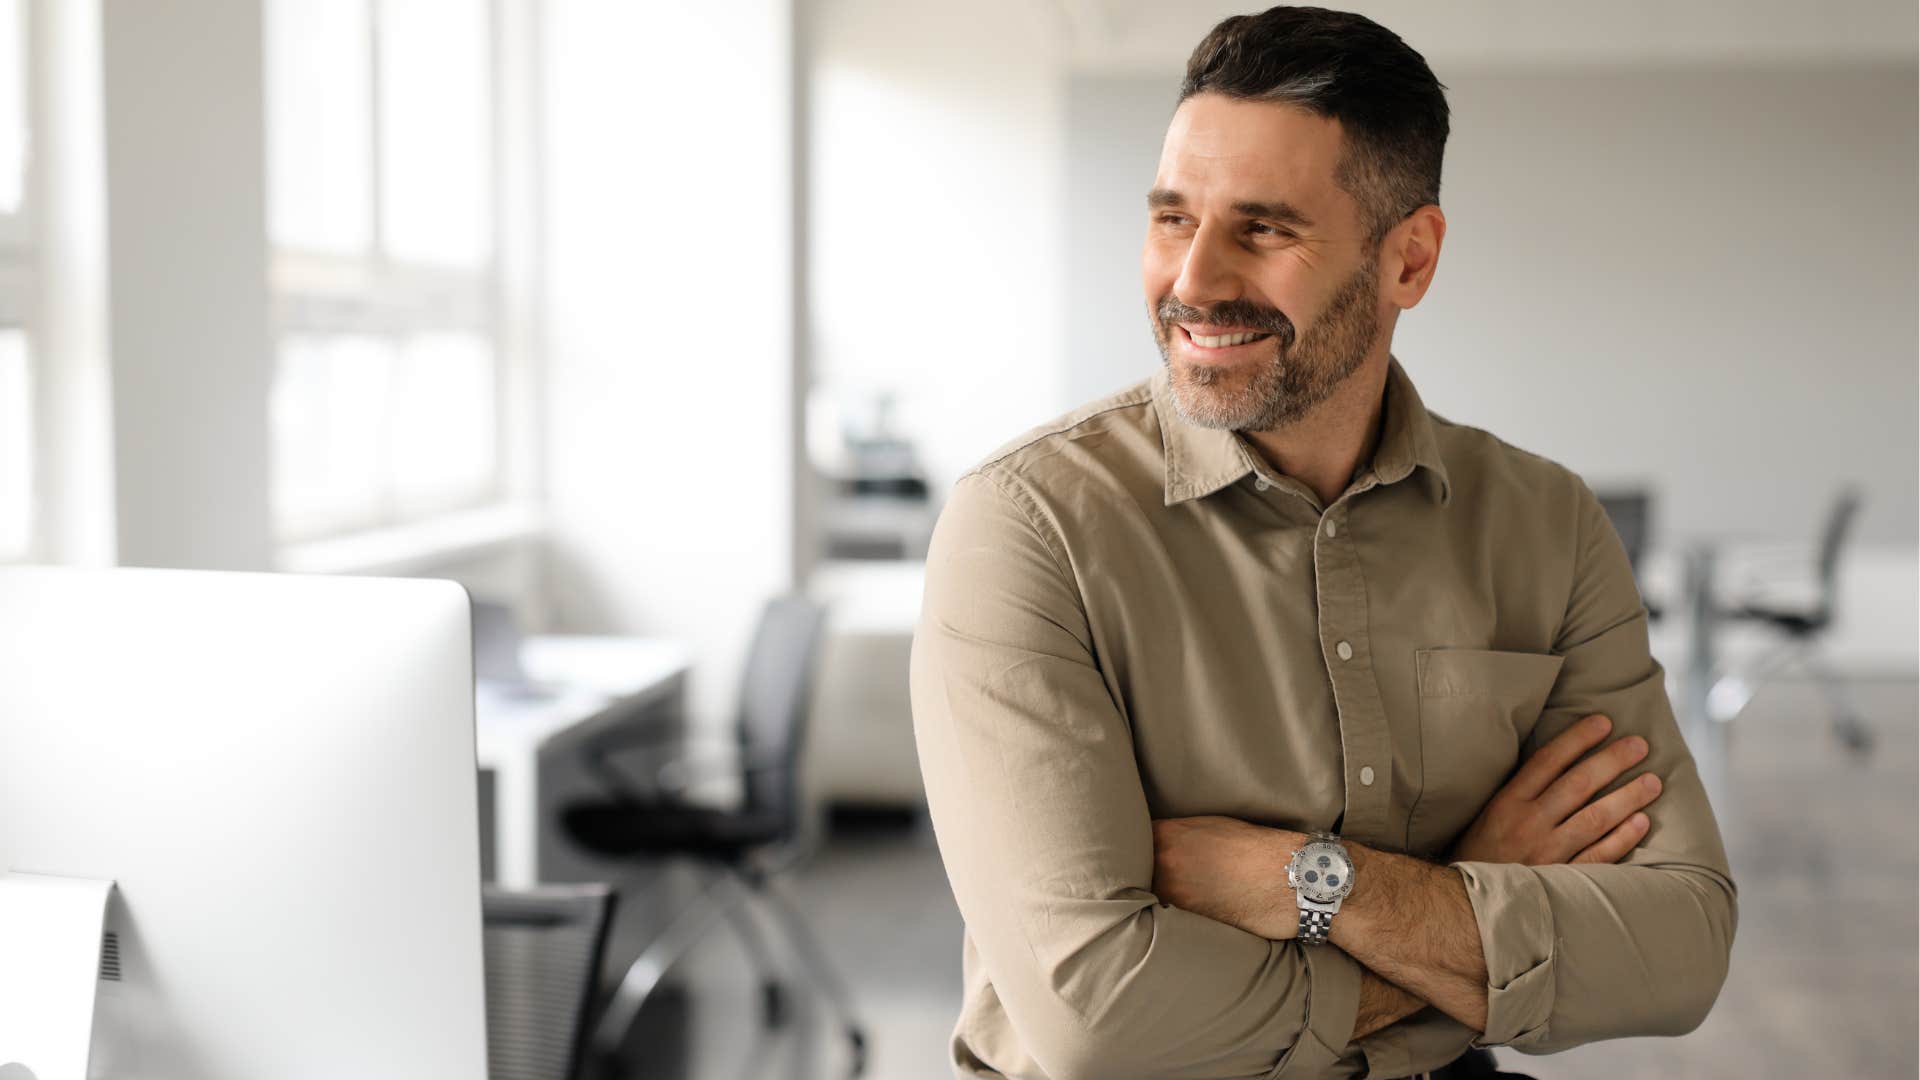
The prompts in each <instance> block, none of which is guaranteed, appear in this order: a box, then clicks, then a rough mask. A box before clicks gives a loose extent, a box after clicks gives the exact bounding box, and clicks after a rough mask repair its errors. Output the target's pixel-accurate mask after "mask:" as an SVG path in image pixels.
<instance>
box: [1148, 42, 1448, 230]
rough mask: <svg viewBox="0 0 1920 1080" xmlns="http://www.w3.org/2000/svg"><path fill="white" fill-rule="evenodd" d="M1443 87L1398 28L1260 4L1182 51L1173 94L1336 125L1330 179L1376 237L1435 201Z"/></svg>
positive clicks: (1443, 133)
mask: <svg viewBox="0 0 1920 1080" xmlns="http://www.w3.org/2000/svg"><path fill="white" fill-rule="evenodd" d="M1445 91H1446V87H1444V86H1442V85H1440V80H1438V79H1436V78H1434V77H1433V69H1432V68H1430V67H1428V66H1427V61H1426V59H1425V58H1424V57H1422V56H1421V55H1420V54H1419V53H1417V52H1414V51H1413V49H1412V48H1411V47H1410V46H1409V45H1408V44H1407V43H1406V42H1404V41H1402V40H1400V35H1398V34H1396V33H1394V32H1393V31H1391V30H1389V29H1387V28H1386V27H1384V26H1381V25H1380V24H1379V23H1377V22H1374V21H1373V20H1372V19H1369V18H1367V17H1365V16H1364V15H1355V14H1352V13H1351V12H1345V11H1328V10H1327V9H1326V8H1316V7H1276V8H1268V9H1267V10H1266V11H1263V12H1261V13H1260V14H1258V15H1235V16H1233V17H1231V18H1229V19H1225V20H1223V21H1222V22H1221V23H1220V25H1218V26H1216V27H1214V28H1213V29H1212V31H1210V32H1209V33H1208V34H1207V36H1206V37H1205V38H1204V39H1203V40H1202V41H1201V42H1200V44H1199V45H1198V46H1197V47H1196V48H1195V49H1194V50H1193V55H1192V56H1190V57H1188V58H1187V74H1186V78H1184V79H1182V80H1181V82H1180V100H1181V101H1183V102H1184V101H1186V100H1187V99H1188V98H1190V97H1192V96H1194V95H1195V94H1224V95H1226V96H1227V97H1230V98H1238V99H1240V100H1243V101H1273V102H1281V103H1283V104H1287V105H1293V106H1295V107H1298V108H1301V109H1305V110H1307V111H1308V112H1310V113H1313V114H1314V115H1316V116H1324V117H1327V118H1329V119H1333V120H1338V121H1339V122H1340V128H1341V131H1342V132H1343V133H1344V135H1345V137H1346V150H1345V152H1344V153H1342V154H1341V158H1340V162H1339V164H1338V166H1336V168H1335V170H1334V179H1335V180H1336V181H1337V182H1338V183H1339V185H1340V186H1341V187H1342V188H1343V189H1345V190H1346V191H1347V193H1348V194H1350V195H1352V196H1353V197H1354V199H1355V200H1356V201H1358V202H1359V203H1360V212H1361V214H1362V215H1363V219H1362V223H1363V224H1364V225H1366V226H1367V227H1368V231H1369V234H1370V236H1371V237H1372V240H1371V242H1372V243H1374V244H1378V243H1379V242H1380V240H1381V239H1382V238H1383V237H1385V236H1386V235H1387V232H1388V230H1390V229H1392V228H1393V227H1394V226H1395V225H1397V224H1399V223H1400V221H1401V219H1403V218H1405V217H1406V216H1407V215H1408V214H1410V213H1412V212H1413V211H1414V210H1415V209H1417V208H1419V207H1421V206H1425V205H1426V204H1428V203H1438V202H1439V201H1440V160H1441V157H1442V155H1443V154H1444V153H1445V152H1446V148H1447V96H1446V93H1445Z"/></svg>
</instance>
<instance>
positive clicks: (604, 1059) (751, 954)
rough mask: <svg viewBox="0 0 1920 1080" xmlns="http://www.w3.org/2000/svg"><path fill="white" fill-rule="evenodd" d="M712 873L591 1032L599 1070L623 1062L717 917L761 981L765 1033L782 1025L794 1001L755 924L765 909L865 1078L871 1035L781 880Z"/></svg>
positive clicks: (635, 966)
mask: <svg viewBox="0 0 1920 1080" xmlns="http://www.w3.org/2000/svg"><path fill="white" fill-rule="evenodd" d="M713 869H714V870H716V871H717V872H716V873H715V874H714V875H713V877H712V878H711V880H710V881H709V882H708V883H707V885H706V887H705V888H703V889H702V890H701V892H700V894H699V895H698V896H697V897H695V899H694V900H693V902H692V903H689V904H688V905H687V906H686V907H685V908H683V909H682V910H681V911H680V913H679V914H678V915H677V916H675V918H674V920H673V922H672V923H670V924H668V926H667V928H666V930H664V931H663V932H661V934H660V935H659V936H658V937H656V938H654V939H653V941H652V942H650V943H649V944H648V945H647V947H646V948H645V949H644V950H643V951H642V952H641V954H640V956H639V958H638V959H636V960H635V961H634V962H633V963H632V965H630V966H629V967H628V968H627V972H626V974H625V976H623V977H622V978H621V980H620V985H619V986H618V987H617V988H616V989H615V990H614V993H613V996H612V997H611V998H610V999H609V1000H608V1002H607V1004H606V1007H605V1008H604V1009H603V1010H602V1012H601V1014H600V1019H599V1021H598V1023H597V1024H596V1025H595V1027H594V1031H593V1037H592V1041H591V1047H592V1053H593V1056H594V1058H595V1061H596V1064H599V1065H603V1066H606V1065H613V1064H616V1063H617V1062H618V1059H619V1056H620V1053H621V1049H622V1047H623V1046H624V1045H625V1043H626V1040H627V1035H628V1032H629V1031H630V1030H631V1029H632V1027H633V1025H634V1023H635V1021H636V1020H637V1019H638V1018H639V1016H640V1010H641V1008H642V1007H643V1006H644V1005H645V1004H646V1001H647V998H648V997H649V996H650V995H652V993H653V992H654V990H655V989H657V988H658V987H659V985H660V981H661V979H663V978H664V977H665V976H666V974H667V972H668V971H670V970H671V969H672V968H673V966H674V965H675V964H677V963H678V962H679V961H680V959H681V958H682V957H683V956H685V955H686V953H687V952H688V950H689V949H691V948H692V946H693V945H694V944H695V943H696V942H698V941H699V940H700V939H701V938H703V937H705V936H706V934H707V933H708V932H709V931H710V930H711V929H712V928H713V925H714V923H715V922H717V921H718V920H720V919H725V920H727V922H728V923H729V924H730V925H731V926H732V927H733V929H734V932H735V934H736V936H738V937H739V938H740V941H741V944H742V945H743V946H745V948H746V952H747V955H748V958H749V960H750V961H751V962H752V964H753V967H754V972H755V974H756V975H758V976H760V979H761V983H760V998H761V1019H762V1021H763V1025H764V1027H766V1028H777V1027H780V1026H783V1025H784V1024H785V1023H786V1020H787V1018H788V1016H789V1015H791V1013H792V1008H791V1002H789V1001H788V1000H787V987H786V984H785V983H784V982H783V981H782V980H780V979H779V978H778V973H777V970H776V968H775V966H774V964H773V961H772V956H771V953H770V952H769V950H768V949H767V947H766V942H765V939H764V938H763V937H762V936H761V935H760V932H759V928H758V925H757V924H756V922H755V920H754V910H755V909H756V908H760V909H761V910H762V911H763V912H764V913H765V914H770V915H772V916H773V922H774V925H776V926H777V927H779V929H780V930H781V931H782V932H783V934H784V936H785V937H786V938H787V942H788V944H789V945H790V946H791V947H792V950H793V952H794V954H795V956H796V957H797V958H798V960H799V962H800V967H801V975H802V977H803V978H804V979H805V981H806V982H808V983H810V984H811V985H812V987H813V988H814V989H815V990H817V991H818V992H819V993H820V994H821V995H822V996H823V997H824V998H825V999H826V1001H827V1004H828V1006H829V1007H830V1008H831V1009H832V1011H833V1013H834V1014H835V1017H836V1019H838V1020H839V1021H840V1025H841V1028H842V1032H843V1034H844V1035H845V1037H846V1039H847V1044H848V1049H849V1053H850V1056H851V1061H850V1066H849V1070H848V1075H849V1076H859V1075H862V1074H863V1073H864V1072H865V1070H866V1065H867V1039H866V1032H865V1030H864V1028H863V1027H862V1026H861V1024H860V1022H859V1020H858V1019H857V1018H856V1017H855V1015H854V1012H853V1006H852V1001H851V998H850V996H849V995H848V993H847V988H846V985H845V984H844V983H843V982H842V981H841V980H840V977H839V974H838V973H837V972H836V971H835V969H834V967H833V965H832V962H831V961H830V960H829V959H828V958H827V955H826V952H825V950H824V949H822V948H821V946H820V943H819V941H818V939H817V938H815V937H814V935H813V931H812V930H811V928H809V927H808V926H807V924H806V922H805V920H804V919H802V918H801V916H800V913H799V911H798V910H797V909H796V908H795V907H794V906H793V905H792V903H791V902H790V901H789V900H788V899H787V898H786V897H785V896H784V895H783V891H782V887H781V885H780V883H779V881H778V879H777V878H773V877H769V876H767V875H765V874H763V873H760V872H758V871H755V870H752V869H748V868H745V867H740V866H735V865H732V864H718V865H715V866H713Z"/></svg>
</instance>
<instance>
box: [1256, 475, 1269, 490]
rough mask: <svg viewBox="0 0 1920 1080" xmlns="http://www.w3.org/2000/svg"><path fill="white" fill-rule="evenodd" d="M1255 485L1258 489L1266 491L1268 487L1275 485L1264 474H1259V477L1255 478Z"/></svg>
mask: <svg viewBox="0 0 1920 1080" xmlns="http://www.w3.org/2000/svg"><path fill="white" fill-rule="evenodd" d="M1253 486H1254V488H1255V489H1256V490H1259V491H1265V490H1267V489H1268V488H1270V487H1272V486H1273V485H1272V484H1269V483H1267V478H1266V477H1264V476H1257V477H1254V480H1253Z"/></svg>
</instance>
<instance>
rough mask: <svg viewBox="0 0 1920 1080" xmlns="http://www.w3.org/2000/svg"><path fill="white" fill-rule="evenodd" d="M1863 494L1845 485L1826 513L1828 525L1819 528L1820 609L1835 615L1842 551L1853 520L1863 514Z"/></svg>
mask: <svg viewBox="0 0 1920 1080" xmlns="http://www.w3.org/2000/svg"><path fill="white" fill-rule="evenodd" d="M1861 502H1862V497H1861V495H1860V491H1859V489H1858V488H1851V487H1849V488H1842V489H1841V491H1840V494H1839V495H1836V496H1835V497H1834V500H1833V509H1831V510H1829V511H1828V512H1827V521H1826V524H1825V525H1824V526H1823V527H1822V528H1821V530H1820V547H1819V550H1818V553H1817V555H1816V558H1817V559H1818V562H1817V563H1816V564H1815V566H1814V571H1815V573H1817V574H1818V575H1819V579H1820V611H1821V613H1822V614H1825V615H1828V616H1831V615H1832V614H1833V609H1834V604H1835V600H1836V598H1837V596H1838V594H1839V591H1840V582H1839V579H1840V552H1841V551H1842V550H1844V549H1845V547H1846V544H1847V535H1848V534H1849V533H1851V532H1852V531H1853V522H1854V520H1855V519H1856V518H1858V517H1859V516H1860V505H1861Z"/></svg>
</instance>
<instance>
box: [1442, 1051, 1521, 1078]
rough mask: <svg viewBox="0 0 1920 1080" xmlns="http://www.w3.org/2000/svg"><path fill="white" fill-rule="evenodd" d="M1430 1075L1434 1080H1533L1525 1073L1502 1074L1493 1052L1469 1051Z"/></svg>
mask: <svg viewBox="0 0 1920 1080" xmlns="http://www.w3.org/2000/svg"><path fill="white" fill-rule="evenodd" d="M1429 1075H1430V1076H1432V1077H1433V1080H1533V1078H1532V1077H1530V1076H1528V1075H1526V1074H1525V1073H1513V1072H1501V1071H1500V1069H1499V1067H1498V1066H1497V1065H1495V1064H1494V1063H1493V1051H1491V1050H1469V1051H1467V1052H1466V1053H1464V1054H1461V1055H1460V1056H1459V1057H1457V1058H1454V1059H1453V1061H1452V1062H1451V1063H1449V1064H1446V1065H1442V1066H1440V1067H1439V1068H1437V1069H1435V1070H1433V1072H1432V1073H1430V1074H1429Z"/></svg>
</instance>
